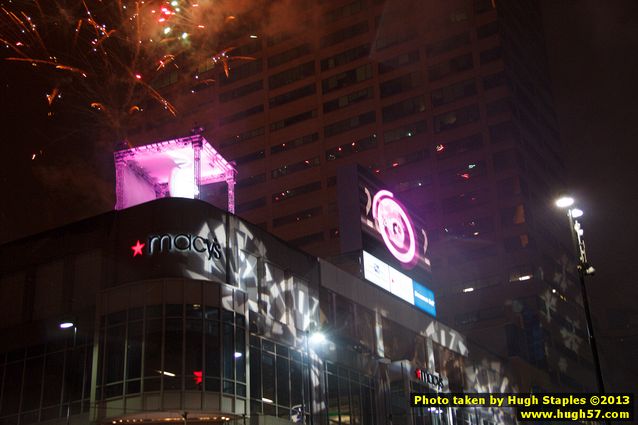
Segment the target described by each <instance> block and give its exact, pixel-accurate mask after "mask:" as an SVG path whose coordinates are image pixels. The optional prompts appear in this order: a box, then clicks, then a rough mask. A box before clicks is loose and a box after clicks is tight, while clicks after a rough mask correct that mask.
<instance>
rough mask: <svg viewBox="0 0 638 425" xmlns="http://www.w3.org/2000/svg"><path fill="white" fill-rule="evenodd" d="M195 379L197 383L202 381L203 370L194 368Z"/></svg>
mask: <svg viewBox="0 0 638 425" xmlns="http://www.w3.org/2000/svg"><path fill="white" fill-rule="evenodd" d="M193 381H195V385H197V384H201V383H202V371H201V370H194V371H193Z"/></svg>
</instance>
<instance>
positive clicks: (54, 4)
mask: <svg viewBox="0 0 638 425" xmlns="http://www.w3.org/2000/svg"><path fill="white" fill-rule="evenodd" d="M227 3H233V2H227ZM239 3H242V4H243V2H239ZM220 4H222V6H220ZM223 4H224V2H212V1H202V0H200V1H193V0H170V1H166V0H145V1H142V0H117V1H111V2H107V1H103V0H83V1H81V2H76V1H72V0H58V1H48V0H47V1H46V2H45V1H43V2H40V1H38V0H30V1H21V2H13V3H5V5H4V6H3V7H1V8H0V43H1V44H3V45H4V46H5V47H6V49H5V51H6V52H11V53H9V54H4V55H3V56H0V59H1V60H6V61H11V62H15V63H16V64H18V63H25V64H31V65H33V68H32V69H33V70H34V72H35V73H36V75H37V76H39V77H41V78H42V79H43V80H44V81H45V82H46V83H47V84H48V85H49V87H50V88H49V90H47V92H46V93H45V95H46V99H47V103H48V105H49V107H50V108H53V107H56V108H58V107H60V105H61V104H62V105H64V104H67V105H70V106H72V107H73V108H75V109H79V110H81V111H86V112H88V113H95V114H98V116H99V117H100V118H101V119H100V120H98V122H100V123H101V125H103V127H104V129H106V130H108V131H110V132H112V134H113V137H115V138H116V139H118V140H119V139H122V138H125V137H126V129H127V127H128V125H129V121H130V119H132V118H131V117H132V116H133V115H138V114H139V113H141V112H143V111H144V110H145V109H146V106H148V105H149V104H151V103H157V104H159V105H160V106H161V107H162V108H163V109H165V110H166V111H167V112H168V113H169V114H171V115H176V114H177V109H176V108H175V106H174V105H173V104H172V103H171V102H170V101H169V100H168V99H166V98H165V97H164V96H163V95H162V94H161V93H160V90H159V88H160V87H161V86H162V85H165V84H166V83H165V82H166V81H175V80H177V79H182V80H186V79H189V78H193V76H195V78H198V73H197V70H198V69H201V68H202V65H204V64H205V62H209V64H210V62H212V65H219V66H220V67H221V68H222V69H223V72H224V74H225V75H226V76H227V77H228V76H229V73H230V70H231V66H230V64H231V63H232V62H234V61H249V60H253V58H251V57H248V56H230V52H231V51H233V50H234V49H235V48H234V47H230V48H223V46H222V45H221V42H220V40H221V38H222V37H221V34H222V33H223V32H224V31H225V30H226V26H229V25H237V21H239V20H240V18H241V16H242V15H241V13H242V11H241V10H239V11H233V10H223V7H232V6H228V5H226V6H223ZM244 7H245V6H244ZM243 12H246V11H243ZM169 65H170V66H169ZM16 66H18V65H16ZM208 68H210V66H209V67H208ZM173 73H179V74H177V76H174V75H173ZM203 81H204V82H205V84H210V83H212V82H213V81H214V80H213V79H211V78H208V79H205V80H203ZM198 82H199V83H200V84H201V83H202V81H198ZM62 91H64V93H65V96H64V99H63V100H58V99H61V96H60V93H61V92H62ZM49 115H51V116H52V115H53V114H52V112H49ZM92 122H95V120H93V121H92Z"/></svg>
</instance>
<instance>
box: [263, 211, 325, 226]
mask: <svg viewBox="0 0 638 425" xmlns="http://www.w3.org/2000/svg"><path fill="white" fill-rule="evenodd" d="M322 211H323V208H321V207H314V208H308V209H305V210H302V211H297V212H295V213H292V214H288V215H284V216H282V217H276V218H274V219H273V221H272V226H273V227H280V226H283V225H286V224H290V223H297V222H300V221H304V220H308V219H311V218H314V217H317V216H319V215H321V213H322Z"/></svg>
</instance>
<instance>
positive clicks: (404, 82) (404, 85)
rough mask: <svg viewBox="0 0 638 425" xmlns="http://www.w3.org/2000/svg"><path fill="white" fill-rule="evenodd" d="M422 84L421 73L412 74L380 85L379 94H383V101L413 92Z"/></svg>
mask: <svg viewBox="0 0 638 425" xmlns="http://www.w3.org/2000/svg"><path fill="white" fill-rule="evenodd" d="M421 84H422V81H421V76H420V73H419V72H412V73H410V74H406V75H403V76H401V77H397V78H393V79H392V80H388V81H385V82H383V83H381V84H379V92H380V94H381V98H382V99H383V98H385V97H388V96H393V95H395V94H399V93H402V92H404V91H407V90H411V89H413V88H415V87H419V86H420V85H421Z"/></svg>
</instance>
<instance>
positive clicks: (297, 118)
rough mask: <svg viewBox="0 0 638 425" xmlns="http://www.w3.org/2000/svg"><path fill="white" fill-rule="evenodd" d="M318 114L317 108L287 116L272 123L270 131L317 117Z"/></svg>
mask: <svg viewBox="0 0 638 425" xmlns="http://www.w3.org/2000/svg"><path fill="white" fill-rule="evenodd" d="M316 116H317V110H316V109H313V110H312V111H307V112H302V113H301V114H297V115H293V116H291V117H288V118H285V119H283V120H279V121H275V122H273V123H272V124H270V131H271V132H274V131H278V130H281V129H283V128H286V127H290V126H292V125H295V124H299V123H300V122H304V121H307V120H310V119H312V118H315V117H316Z"/></svg>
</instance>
